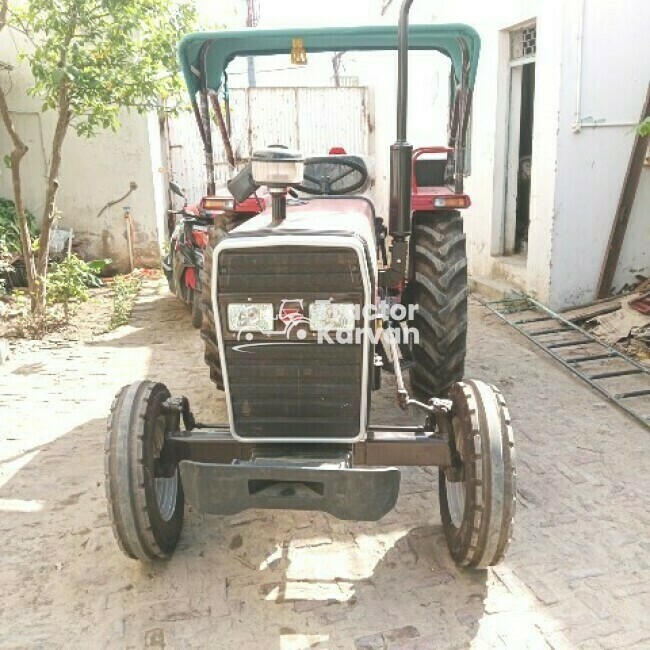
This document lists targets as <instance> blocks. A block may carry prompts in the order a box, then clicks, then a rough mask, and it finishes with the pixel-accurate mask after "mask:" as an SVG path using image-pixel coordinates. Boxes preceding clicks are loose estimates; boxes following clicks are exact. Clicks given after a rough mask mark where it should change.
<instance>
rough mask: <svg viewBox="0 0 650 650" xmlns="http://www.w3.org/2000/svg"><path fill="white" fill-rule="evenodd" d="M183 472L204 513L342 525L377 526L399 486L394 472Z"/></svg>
mask: <svg viewBox="0 0 650 650" xmlns="http://www.w3.org/2000/svg"><path fill="white" fill-rule="evenodd" d="M180 472H181V480H182V482H183V490H184V492H185V496H186V498H187V500H188V501H189V502H190V503H191V504H192V505H193V506H194V507H195V508H196V509H197V510H199V511H200V512H204V513H209V514H220V515H233V514H236V513H238V512H241V511H243V510H247V509H249V508H262V509H269V510H317V511H321V512H327V513H329V514H331V515H332V516H334V517H337V518H338V519H345V520H352V521H377V520H379V519H381V518H382V517H383V516H384V515H385V514H387V513H388V512H390V511H391V510H392V509H393V507H394V506H395V503H396V501H397V496H398V494H399V485H400V472H399V470H398V469H397V468H395V467H374V468H363V469H357V468H352V469H351V468H338V467H337V468H331V467H313V466H300V465H294V464H276V463H262V462H259V461H256V462H235V463H233V464H231V465H225V464H218V463H201V462H196V461H191V460H183V461H181V463H180Z"/></svg>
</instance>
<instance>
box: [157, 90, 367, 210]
mask: <svg viewBox="0 0 650 650" xmlns="http://www.w3.org/2000/svg"><path fill="white" fill-rule="evenodd" d="M367 106H368V102H367V89H366V88H363V87H356V88H245V89H237V90H231V91H230V119H231V128H232V135H231V142H232V145H233V149H234V151H235V156H236V157H237V159H238V160H246V159H247V158H249V157H250V155H251V153H252V151H253V150H255V149H258V148H260V147H266V146H268V145H270V144H284V145H286V146H288V147H292V148H297V149H299V150H300V151H302V152H303V153H304V154H305V155H308V156H309V155H325V154H327V152H328V151H329V149H330V148H331V147H335V146H336V147H344V148H345V149H346V151H348V153H354V154H358V155H367V154H368V109H367ZM212 127H213V129H212V142H213V146H214V163H215V177H216V181H217V185H219V184H223V183H225V182H226V181H227V180H228V179H229V178H230V177H231V176H232V170H231V169H230V168H229V165H228V163H227V162H226V156H225V151H224V148H223V146H222V144H221V136H220V134H219V131H218V129H217V128H216V125H215V124H214V123H213V125H212ZM167 144H168V154H169V166H170V169H169V174H170V177H171V178H173V179H174V180H175V181H176V182H177V183H178V184H179V185H180V186H181V187H182V188H183V189H184V190H185V192H186V194H187V197H188V200H189V201H190V202H195V201H198V200H199V199H200V198H201V196H203V194H204V191H205V176H206V175H205V167H204V158H203V144H202V142H201V137H200V135H199V131H198V127H197V126H196V122H195V121H194V115H193V114H191V113H184V114H181V115H179V116H177V117H174V118H170V119H169V120H168V143H167Z"/></svg>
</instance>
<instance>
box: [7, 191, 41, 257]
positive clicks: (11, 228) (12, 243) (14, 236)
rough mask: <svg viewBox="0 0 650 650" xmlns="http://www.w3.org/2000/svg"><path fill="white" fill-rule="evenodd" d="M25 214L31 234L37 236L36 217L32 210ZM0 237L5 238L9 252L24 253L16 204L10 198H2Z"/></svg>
mask: <svg viewBox="0 0 650 650" xmlns="http://www.w3.org/2000/svg"><path fill="white" fill-rule="evenodd" d="M25 216H26V217H27V224H28V226H29V232H30V235H31V236H32V237H35V236H36V235H37V234H38V228H37V227H36V219H35V218H34V215H33V214H32V213H31V212H25ZM0 237H2V238H3V239H4V242H5V247H6V250H7V252H9V253H15V254H18V255H22V252H23V246H22V243H21V241H20V230H19V228H18V218H17V216H16V205H15V204H14V202H13V201H11V200H9V199H2V198H0Z"/></svg>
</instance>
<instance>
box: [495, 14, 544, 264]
mask: <svg viewBox="0 0 650 650" xmlns="http://www.w3.org/2000/svg"><path fill="white" fill-rule="evenodd" d="M536 38H537V30H536V27H535V25H534V24H532V25H528V26H526V27H524V28H520V29H518V30H516V31H513V32H511V34H510V41H511V48H510V50H511V51H510V93H509V100H510V101H509V107H508V151H507V173H506V202H505V218H504V238H503V241H504V251H503V252H504V254H505V255H520V256H522V257H524V258H525V257H526V255H527V253H528V226H529V223H530V187H531V179H532V172H533V166H532V153H533V125H534V118H535V115H534V107H535V54H536V51H537V48H536Z"/></svg>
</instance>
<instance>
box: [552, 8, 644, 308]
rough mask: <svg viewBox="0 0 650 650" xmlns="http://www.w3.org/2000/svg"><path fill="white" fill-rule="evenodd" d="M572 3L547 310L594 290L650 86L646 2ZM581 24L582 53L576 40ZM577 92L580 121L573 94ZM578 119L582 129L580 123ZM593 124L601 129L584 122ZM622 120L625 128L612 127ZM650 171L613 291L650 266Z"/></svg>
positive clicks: (566, 41) (582, 299)
mask: <svg viewBox="0 0 650 650" xmlns="http://www.w3.org/2000/svg"><path fill="white" fill-rule="evenodd" d="M582 1H583V0H574V2H572V3H571V7H570V10H567V14H566V22H565V32H564V44H563V49H564V63H563V85H562V95H561V104H560V120H559V130H558V136H557V140H558V160H557V171H556V178H557V180H556V183H557V185H556V193H555V223H554V228H553V267H552V272H551V293H552V304H553V306H554V307H557V308H560V309H562V308H566V307H569V306H572V305H576V304H577V305H579V304H584V303H588V302H590V301H592V300H593V299H594V298H595V297H596V288H597V284H598V278H599V275H600V269H601V267H602V264H603V258H604V255H605V249H606V246H607V242H608V239H609V234H610V230H611V226H612V223H613V220H614V213H615V211H616V206H617V204H618V200H619V196H620V193H621V188H622V186H623V179H624V176H625V171H626V169H627V165H628V161H629V159H630V153H631V150H632V144H633V142H634V127H633V124H634V123H636V122H638V121H639V116H640V113H641V108H642V106H643V103H644V100H645V97H646V92H647V89H648V82H649V80H650V47H649V46H648V25H650V3H648V2H647V1H643V0H638V1H637V0H627V1H626V2H606V1H603V0H584V19H582V18H581V13H582V7H583V4H582ZM581 24H582V35H583V36H582V55H581V56H580V55H579V41H578V39H577V36H578V34H579V33H580V31H581ZM578 88H579V89H580V115H577V114H576V110H577V92H578ZM580 120H581V121H582V123H583V124H582V127H581V128H580V129H578V124H579V122H580ZM593 122H598V123H599V124H600V125H599V126H597V127H593V126H589V125H590V123H593ZM616 123H619V124H620V123H622V125H621V126H613V125H612V124H616ZM649 249H650V168H648V167H645V168H644V169H643V170H642V172H641V181H640V187H639V191H638V194H637V197H636V201H635V204H634V207H633V210H632V213H631V215H630V221H629V224H628V229H627V234H626V238H625V245H624V247H623V250H622V253H621V258H620V261H619V265H618V271H617V273H616V276H615V288H616V289H620V288H621V287H622V285H623V284H625V283H626V282H630V281H631V280H633V279H634V274H635V273H638V272H643V273H645V274H646V275H647V274H648V270H649V255H650V253H649Z"/></svg>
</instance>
